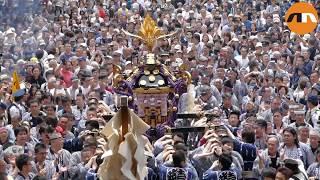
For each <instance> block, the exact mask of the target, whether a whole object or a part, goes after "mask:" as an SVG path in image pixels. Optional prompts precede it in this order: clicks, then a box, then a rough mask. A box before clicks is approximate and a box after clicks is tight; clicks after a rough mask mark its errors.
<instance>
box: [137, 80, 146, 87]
mask: <svg viewBox="0 0 320 180" xmlns="http://www.w3.org/2000/svg"><path fill="white" fill-rule="evenodd" d="M139 84H140V85H142V86H145V85H146V84H147V81H146V80H141V81H140V82H139Z"/></svg>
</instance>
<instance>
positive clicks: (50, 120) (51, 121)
mask: <svg viewBox="0 0 320 180" xmlns="http://www.w3.org/2000/svg"><path fill="white" fill-rule="evenodd" d="M45 121H46V123H47V124H48V125H49V126H52V127H53V128H56V127H57V126H58V119H57V118H52V117H46V119H45Z"/></svg>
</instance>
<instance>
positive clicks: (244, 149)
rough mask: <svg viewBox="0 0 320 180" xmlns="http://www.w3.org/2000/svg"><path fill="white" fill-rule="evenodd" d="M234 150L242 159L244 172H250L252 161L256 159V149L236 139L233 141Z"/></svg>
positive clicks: (252, 145)
mask: <svg viewBox="0 0 320 180" xmlns="http://www.w3.org/2000/svg"><path fill="white" fill-rule="evenodd" d="M233 144H234V148H233V149H234V150H235V151H237V152H238V153H239V154H240V155H241V156H242V158H243V162H244V171H251V170H252V167H253V161H254V160H255V159H256V157H257V154H256V152H257V147H256V146H255V145H254V144H249V143H244V142H242V141H239V140H237V139H235V140H234V143H233Z"/></svg>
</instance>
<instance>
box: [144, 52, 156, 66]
mask: <svg viewBox="0 0 320 180" xmlns="http://www.w3.org/2000/svg"><path fill="white" fill-rule="evenodd" d="M146 64H148V65H154V64H156V60H155V59H154V54H152V53H149V54H147V63H146Z"/></svg>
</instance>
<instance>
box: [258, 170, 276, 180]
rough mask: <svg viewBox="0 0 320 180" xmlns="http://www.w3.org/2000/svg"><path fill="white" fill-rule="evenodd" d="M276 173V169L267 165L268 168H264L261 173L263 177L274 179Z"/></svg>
mask: <svg viewBox="0 0 320 180" xmlns="http://www.w3.org/2000/svg"><path fill="white" fill-rule="evenodd" d="M276 173H277V170H276V169H274V168H271V167H269V168H264V169H263V170H262V173H261V174H262V177H263V178H271V179H275V178H276Z"/></svg>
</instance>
